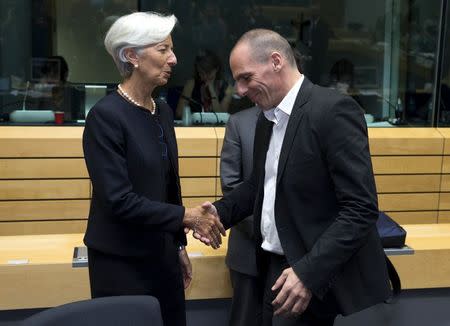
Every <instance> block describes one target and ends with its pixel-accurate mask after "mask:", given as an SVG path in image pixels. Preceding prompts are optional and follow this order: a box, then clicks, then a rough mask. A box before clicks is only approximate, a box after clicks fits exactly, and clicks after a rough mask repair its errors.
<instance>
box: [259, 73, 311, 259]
mask: <svg viewBox="0 0 450 326" xmlns="http://www.w3.org/2000/svg"><path fill="white" fill-rule="evenodd" d="M303 79H304V77H303V75H301V77H300V78H299V80H298V81H297V82H296V83H295V84H294V86H293V87H292V88H291V90H290V91H289V92H288V93H287V94H286V96H285V97H284V98H283V100H282V101H281V103H280V104H279V105H278V106H277V107H276V108H272V109H270V110H267V111H264V115H265V116H266V118H267V119H268V120H270V121H272V122H273V123H274V125H273V130H272V136H271V137H270V143H269V149H268V150H267V156H266V165H265V171H266V172H265V177H264V199H263V204H262V211H261V234H262V239H263V243H262V245H261V247H262V248H263V249H264V250H265V251H269V252H272V253H275V254H278V255H284V252H283V248H282V247H281V243H280V238H279V237H278V231H277V228H276V225H275V194H276V191H277V189H276V183H277V174H278V161H279V159H280V152H281V146H282V144H283V139H284V134H285V133H286V127H287V124H288V121H289V117H290V115H291V112H292V108H293V107H294V103H295V99H296V97H297V94H298V92H299V90H300V86H301V85H302V82H303Z"/></svg>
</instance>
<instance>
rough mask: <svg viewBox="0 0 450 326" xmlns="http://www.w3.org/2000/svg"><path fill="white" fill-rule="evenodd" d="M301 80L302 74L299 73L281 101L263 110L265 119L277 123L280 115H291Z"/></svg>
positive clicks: (302, 78)
mask: <svg viewBox="0 0 450 326" xmlns="http://www.w3.org/2000/svg"><path fill="white" fill-rule="evenodd" d="M303 80H304V76H303V75H300V78H299V79H298V80H297V81H296V82H295V84H294V86H292V88H291V89H290V91H289V92H288V93H287V94H286V96H285V97H284V98H283V100H282V101H281V103H280V104H278V106H277V107H275V108H272V109H269V110H267V111H263V113H264V116H265V117H266V119H267V120H269V121H272V122H274V123H275V124H276V123H278V121H279V119H280V118H281V116H282V115H287V116H290V115H291V113H292V109H293V108H294V103H295V99H296V98H297V94H298V92H299V91H300V87H301V86H302V83H303ZM283 113H284V114H283Z"/></svg>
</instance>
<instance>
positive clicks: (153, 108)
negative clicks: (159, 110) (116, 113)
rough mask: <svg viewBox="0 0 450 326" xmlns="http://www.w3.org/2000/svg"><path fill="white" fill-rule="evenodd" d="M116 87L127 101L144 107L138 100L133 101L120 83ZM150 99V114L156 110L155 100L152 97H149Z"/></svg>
mask: <svg viewBox="0 0 450 326" xmlns="http://www.w3.org/2000/svg"><path fill="white" fill-rule="evenodd" d="M117 89H118V91H119V94H120V95H122V96H123V97H124V98H125V99H126V100H127V101H128V102H130V103H132V104H134V105H136V106H140V107H145V106H143V105H141V104H140V103H139V102H138V101H135V100H134V99H133V98H132V97H131V96H130V95H129V94H128V93H127V92H125V91H124V90H123V88H122V85H120V84H119V85H117ZM150 99H151V100H152V108H151V109H150V112H151V113H152V114H155V111H156V103H155V100H154V99H153V97H150Z"/></svg>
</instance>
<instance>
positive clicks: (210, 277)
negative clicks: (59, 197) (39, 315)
mask: <svg viewBox="0 0 450 326" xmlns="http://www.w3.org/2000/svg"><path fill="white" fill-rule="evenodd" d="M82 239H83V234H52V235H25V236H4V237H0V289H1V290H0V310H6V309H22V308H42V307H53V306H57V305H60V304H63V303H67V302H72V301H78V300H83V299H87V298H89V297H90V292H89V279H88V269H87V268H72V255H73V249H74V247H77V246H81V245H83V241H82ZM226 250H227V241H226V239H225V243H224V245H222V247H221V248H220V249H218V250H213V249H211V248H210V247H206V246H204V245H203V244H202V243H200V242H199V241H197V240H195V239H193V238H189V246H188V252H189V253H190V255H192V257H191V262H192V267H193V280H192V283H191V286H190V287H189V288H188V289H187V291H186V297H187V299H210V298H229V297H231V287H230V282H229V276H228V269H227V268H226V266H225V263H224V256H225V253H226ZM23 259H28V263H27V264H20V265H13V264H8V261H11V260H23Z"/></svg>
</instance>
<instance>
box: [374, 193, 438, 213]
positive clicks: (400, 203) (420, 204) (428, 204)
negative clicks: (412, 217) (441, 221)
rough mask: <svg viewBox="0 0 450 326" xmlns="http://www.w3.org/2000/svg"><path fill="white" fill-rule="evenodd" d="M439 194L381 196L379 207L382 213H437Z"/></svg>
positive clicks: (379, 196)
mask: <svg viewBox="0 0 450 326" xmlns="http://www.w3.org/2000/svg"><path fill="white" fill-rule="evenodd" d="M438 205H439V194H438V193H430V194H379V195H378V206H379V208H380V210H382V211H400V212H402V211H436V210H437V209H438Z"/></svg>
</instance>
